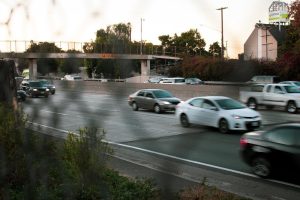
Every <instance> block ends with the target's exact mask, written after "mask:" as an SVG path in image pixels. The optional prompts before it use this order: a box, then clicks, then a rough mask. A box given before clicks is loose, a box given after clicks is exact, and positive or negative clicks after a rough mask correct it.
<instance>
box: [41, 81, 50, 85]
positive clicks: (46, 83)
mask: <svg viewBox="0 0 300 200" xmlns="http://www.w3.org/2000/svg"><path fill="white" fill-rule="evenodd" d="M41 83H42V84H43V85H49V84H50V82H49V81H47V80H42V81H41Z"/></svg>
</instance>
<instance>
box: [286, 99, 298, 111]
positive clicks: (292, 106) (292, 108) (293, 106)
mask: <svg viewBox="0 0 300 200" xmlns="http://www.w3.org/2000/svg"><path fill="white" fill-rule="evenodd" d="M286 111H287V112H289V113H293V114H295V113H297V106H296V103H295V102H294V101H289V102H288V103H287V105H286Z"/></svg>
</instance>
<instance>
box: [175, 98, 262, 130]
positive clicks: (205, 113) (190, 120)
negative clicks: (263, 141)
mask: <svg viewBox="0 0 300 200" xmlns="http://www.w3.org/2000/svg"><path fill="white" fill-rule="evenodd" d="M176 117H177V118H178V119H179V120H180V122H181V125H182V126H183V127H188V126H190V124H199V125H204V126H212V127H216V128H219V130H220V132H222V133H228V132H229V131H230V130H241V131H242V130H254V129H258V128H259V127H260V125H261V115H260V114H259V113H258V112H256V111H255V110H252V109H250V108H248V107H247V106H245V105H244V104H242V103H240V102H238V101H236V100H233V99H231V98H228V97H224V96H205V97H194V98H191V99H189V100H187V101H185V102H182V103H180V104H178V105H177V106H176Z"/></svg>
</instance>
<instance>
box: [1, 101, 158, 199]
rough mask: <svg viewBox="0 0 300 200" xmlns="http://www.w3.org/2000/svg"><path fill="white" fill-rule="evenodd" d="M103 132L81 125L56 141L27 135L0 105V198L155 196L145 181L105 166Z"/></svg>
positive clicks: (14, 116)
mask: <svg viewBox="0 0 300 200" xmlns="http://www.w3.org/2000/svg"><path fill="white" fill-rule="evenodd" d="M103 135H104V132H103V131H102V132H100V133H99V132H98V131H97V129H95V128H83V129H80V130H79V135H75V134H73V133H70V134H69V135H68V138H67V140H65V141H61V140H59V139H56V138H53V137H51V136H47V135H43V134H37V133H32V132H30V131H26V129H25V123H24V120H23V117H22V115H21V114H18V113H15V112H14V111H13V109H12V108H9V107H7V106H3V105H0V199H1V200H6V199H13V200H19V199H20V200H21V199H22V200H24V199H30V200H31V199H47V200H49V199H50V200H51V199H53V200H57V199H58V200H59V199H72V200H73V199H78V200H81V199H82V200H89V199H118V200H119V199H124V200H126V199H142V200H143V199H145V200H147V199H156V198H157V197H158V192H157V189H155V187H154V185H153V183H152V182H151V181H150V180H142V179H129V178H127V177H122V176H120V175H119V174H118V173H117V172H115V171H113V170H111V169H108V168H107V166H106V161H107V159H108V158H107V155H108V154H109V153H112V151H111V149H110V148H109V147H108V146H107V144H105V143H103V142H102V141H101V140H102V138H103Z"/></svg>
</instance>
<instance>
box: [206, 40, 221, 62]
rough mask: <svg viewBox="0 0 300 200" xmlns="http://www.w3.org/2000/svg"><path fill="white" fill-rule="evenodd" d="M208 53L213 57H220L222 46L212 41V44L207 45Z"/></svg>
mask: <svg viewBox="0 0 300 200" xmlns="http://www.w3.org/2000/svg"><path fill="white" fill-rule="evenodd" d="M208 51H209V53H210V54H211V55H212V56H213V57H218V58H220V57H221V55H222V53H221V51H222V48H221V47H220V45H219V43H218V42H214V43H213V44H211V45H210V46H209V50H208Z"/></svg>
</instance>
